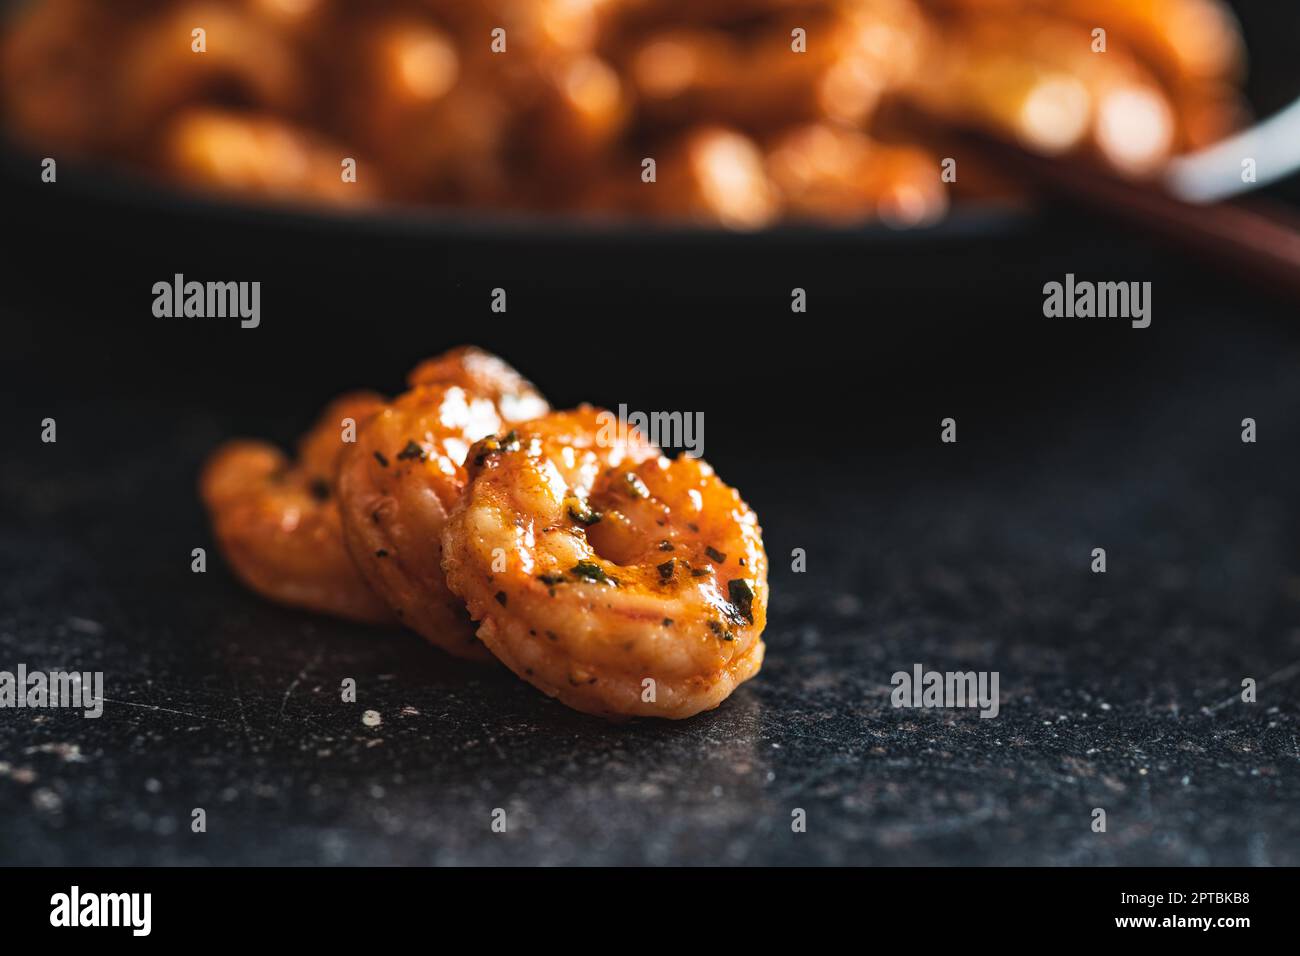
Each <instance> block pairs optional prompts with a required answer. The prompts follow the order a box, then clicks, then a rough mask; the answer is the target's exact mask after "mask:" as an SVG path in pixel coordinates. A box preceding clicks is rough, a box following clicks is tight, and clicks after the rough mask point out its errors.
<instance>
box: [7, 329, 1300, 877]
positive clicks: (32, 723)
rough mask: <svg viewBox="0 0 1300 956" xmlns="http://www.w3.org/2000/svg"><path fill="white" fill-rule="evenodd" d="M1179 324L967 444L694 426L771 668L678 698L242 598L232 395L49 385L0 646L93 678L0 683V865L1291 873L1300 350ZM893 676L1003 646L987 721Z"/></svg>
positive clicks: (1296, 842) (1270, 338)
mask: <svg viewBox="0 0 1300 956" xmlns="http://www.w3.org/2000/svg"><path fill="white" fill-rule="evenodd" d="M1215 308H1217V307H1215ZM1207 309H1210V307H1207ZM1178 321H1179V322H1180V323H1182V326H1181V328H1182V334H1180V335H1179V336H1177V337H1176V342H1175V343H1174V344H1172V345H1170V346H1169V347H1168V348H1165V349H1164V350H1163V351H1162V353H1161V356H1160V358H1159V361H1158V362H1156V361H1154V360H1153V361H1152V362H1150V363H1146V362H1137V363H1133V362H1130V363H1128V364H1120V365H1119V366H1117V367H1114V368H1112V367H1109V366H1108V365H1106V364H1105V363H1099V364H1098V365H1097V366H1096V367H1095V368H1084V369H1077V368H1076V369H1075V370H1074V372H1072V373H1071V375H1070V376H1067V378H1068V381H1064V382H1062V383H1061V384H1059V386H1058V387H1056V388H1055V389H1053V388H1051V386H1050V385H1046V386H1044V390H1042V391H1040V393H1039V394H1038V395H1037V399H1036V400H1035V401H1033V402H1021V403H1018V404H1015V405H1013V406H1009V407H1008V406H1000V410H999V411H997V412H993V411H970V412H967V413H965V414H963V415H961V416H960V419H961V421H960V428H961V431H960V432H959V441H958V443H957V444H955V445H950V446H945V445H940V443H939V442H938V441H937V432H938V426H937V422H938V415H937V414H935V415H931V414H930V411H929V410H928V409H926V410H923V412H918V413H917V414H923V415H924V417H925V418H926V420H927V425H926V428H927V431H928V432H933V434H934V439H935V440H933V441H927V442H916V443H913V444H911V445H908V444H902V445H898V444H894V445H891V446H890V447H888V448H882V447H876V446H875V445H874V444H873V442H872V441H871V440H870V435H871V423H872V422H873V421H880V422H884V421H886V420H891V419H896V418H897V416H898V415H900V414H904V413H903V412H900V410H899V408H897V407H893V406H890V405H888V404H887V403H885V404H882V405H881V406H880V407H878V408H876V409H874V410H866V411H864V412H863V413H862V415H860V416H859V417H858V419H857V421H858V425H859V426H860V427H859V431H858V432H856V434H857V435H858V436H859V437H858V440H855V441H848V440H846V441H844V442H843V443H840V444H838V445H836V446H835V447H830V448H827V447H826V446H825V445H824V444H822V445H820V446H819V447H818V448H816V449H807V450H805V451H804V452H800V451H799V450H789V451H785V450H782V449H780V448H764V449H761V450H759V451H754V452H753V453H751V454H749V455H746V454H745V453H744V451H743V449H741V450H738V449H736V448H729V447H727V446H726V445H725V444H723V445H721V446H720V447H721V452H720V457H718V456H714V455H712V454H711V455H710V458H711V459H712V460H713V463H714V464H715V466H716V467H717V468H718V469H719V471H720V473H721V474H723V476H724V477H725V478H727V479H728V480H730V481H732V482H733V483H734V484H736V485H737V486H738V487H740V488H741V489H742V490H743V491H744V493H745V495H746V498H747V499H748V500H749V501H750V503H751V504H752V505H753V506H754V508H755V509H756V511H757V512H758V514H759V515H760V517H761V519H762V523H763V527H764V533H765V540H766V543H767V547H768V550H769V553H770V554H771V555H772V575H771V591H772V602H771V610H770V616H769V624H768V629H767V632H766V635H765V638H766V640H767V643H768V655H767V662H766V664H765V665H764V667H763V670H762V672H761V674H760V675H759V676H758V677H757V678H756V679H755V680H753V681H751V682H749V683H747V684H746V685H744V686H742V687H741V688H740V689H739V690H738V691H737V692H736V693H734V694H733V695H732V696H731V697H730V698H729V699H728V700H727V701H726V702H725V703H724V704H723V705H722V706H721V707H720V708H718V709H717V710H716V711H713V712H710V713H707V714H703V715H701V716H698V717H696V718H694V719H691V720H687V721H683V722H672V723H657V722H633V723H629V724H623V725H609V724H606V723H603V722H601V721H598V720H595V719H592V718H588V717H585V716H583V715H581V714H577V713H574V712H572V711H569V710H567V709H566V708H564V707H563V706H561V705H560V704H558V703H555V702H553V701H550V700H548V699H546V698H545V697H543V696H542V695H541V694H539V693H537V692H536V691H534V690H532V689H531V688H529V687H528V686H526V685H525V684H523V683H522V682H520V681H519V680H517V679H515V678H514V677H513V676H511V675H509V674H508V673H506V672H505V671H504V670H503V669H501V668H495V669H494V668H480V667H476V666H472V665H467V664H461V663H457V662H453V661H451V660H448V659H447V658H446V657H444V656H443V655H441V654H440V653H439V652H437V651H436V650H434V649H432V648H431V647H429V646H427V645H426V644H425V643H423V642H422V641H421V640H420V639H419V638H418V637H415V636H413V635H411V634H407V633H403V632H400V631H396V630H394V631H387V630H382V629H375V628H367V627H360V626H354V625H350V624H345V623H340V622H335V621H331V620H328V619H325V618H320V617H314V616H311V615H308V614H305V613H298V612H295V611H291V610H286V609H281V608H278V607H275V606H272V605H270V604H267V603H265V602H263V601H261V600H259V599H258V598H256V597H254V596H252V595H250V594H249V593H247V592H246V591H245V590H244V589H242V588H241V587H240V586H239V585H238V584H237V583H236V582H235V581H234V580H233V578H232V577H231V576H230V574H229V573H228V571H227V570H226V568H225V566H224V564H223V563H222V561H221V559H220V557H219V555H218V554H217V552H216V550H215V548H214V547H213V546H212V542H211V539H210V537H209V535H208V531H207V528H206V523H205V520H204V517H203V515H202V513H201V511H200V509H199V507H198V505H197V503H196V500H195V497H194V478H195V474H196V472H197V469H198V466H199V464H200V462H201V461H202V458H203V456H204V455H205V454H206V453H207V452H208V451H209V450H210V449H211V448H212V447H213V446H214V445H215V444H216V443H218V442H219V441H220V440H222V439H224V438H226V437H229V434H230V430H231V427H232V425H231V422H230V421H229V420H228V418H225V417H223V416H222V414H221V412H220V410H219V409H215V408H213V407H209V406H205V405H203V404H202V403H201V402H196V401H194V400H190V401H185V400H179V401H177V402H176V403H175V405H169V404H167V403H162V402H157V401H146V400H145V399H142V398H130V397H127V396H126V395H121V396H117V395H113V394H104V395H101V396H99V397H97V398H95V399H93V400H90V399H87V400H84V401H80V402H68V403H65V404H64V405H63V406H61V407H60V413H59V429H60V430H59V440H58V442H57V443H56V444H54V445H46V446H36V445H35V444H34V443H31V444H30V445H28V446H25V447H24V449H12V448H11V449H9V450H7V451H6V461H5V465H4V469H3V478H2V479H0V480H2V482H3V484H2V486H0V491H2V492H3V494H2V495H0V517H2V519H3V523H2V527H3V534H2V535H0V570H2V572H3V573H0V670H10V671H12V670H13V669H14V668H16V666H17V665H18V664H20V663H22V664H25V665H26V666H27V668H28V669H29V670H47V671H48V670H56V669H60V670H61V669H69V670H71V669H76V670H81V671H89V672H94V671H99V672H102V673H103V675H104V697H105V698H106V700H105V703H104V707H103V714H102V716H101V717H99V718H97V719H95V718H86V717H84V716H82V715H81V713H80V712H78V711H69V710H61V709H44V710H28V709H24V710H15V709H9V710H3V711H0V807H3V812H2V813H0V863H5V864H105V865H117V864H389V863H396V864H691V863H707V864H754V863H759V864H806V863H811V864H941V863H959V864H1179V865H1205V864H1291V865H1295V864H1297V863H1300V814H1297V813H1296V807H1297V806H1298V805H1300V803H1298V802H1297V801H1298V799H1300V743H1298V741H1300V706H1298V704H1297V697H1298V692H1300V663H1297V662H1300V546H1298V542H1300V501H1298V496H1297V493H1296V489H1297V458H1296V451H1295V450H1296V449H1297V448H1300V376H1296V375H1295V368H1296V352H1297V348H1296V343H1295V341H1294V339H1293V338H1292V337H1290V332H1289V331H1288V330H1286V329H1285V328H1284V327H1283V325H1282V324H1280V323H1274V324H1270V323H1268V322H1261V323H1258V324H1250V323H1242V322H1238V320H1237V318H1234V319H1233V320H1232V321H1233V323H1234V325H1233V332H1232V334H1231V335H1227V334H1225V332H1224V326H1223V313H1222V312H1221V311H1220V312H1214V311H1213V310H1212V309H1210V311H1207V312H1206V313H1205V314H1203V315H1200V316H1199V317H1198V316H1197V314H1196V311H1195V309H1194V308H1188V309H1187V310H1186V314H1184V315H1182V316H1180V317H1179V319H1178ZM1171 322H1173V319H1172V317H1170V316H1168V315H1167V314H1165V315H1164V320H1163V321H1158V322H1157V324H1156V325H1154V326H1153V329H1158V328H1164V329H1168V328H1170V324H1169V323H1171ZM1129 334H1132V333H1129ZM1121 340H1122V336H1119V335H1117V337H1116V341H1121ZM1173 340H1174V337H1173V336H1171V335H1169V334H1168V333H1166V334H1165V338H1164V339H1162V340H1160V341H1166V342H1170V341H1173ZM1126 341H1135V340H1126ZM1147 341H1157V340H1156V339H1150V340H1147ZM22 411H23V413H24V414H26V413H27V410H26V409H25V408H24V409H22ZM1247 416H1250V417H1254V418H1255V419H1256V420H1257V422H1258V429H1259V432H1258V436H1259V440H1258V441H1257V442H1255V443H1253V444H1247V443H1243V442H1242V441H1241V435H1240V433H1241V424H1240V422H1241V419H1242V418H1244V417H1247ZM931 420H932V421H931ZM105 423H118V427H106V425H105ZM28 425H29V423H28V424H25V425H24V426H23V427H24V428H26V429H27V431H28V432H30V431H31V428H30V427H28ZM290 427H291V426H289V425H286V426H285V427H284V430H283V432H282V434H283V435H284V436H285V437H287V436H288V435H290V434H292V432H291V430H290ZM715 427H717V426H715ZM882 427H883V426H882ZM863 436H866V437H863ZM760 451H761V453H760ZM805 452H806V456H809V457H800V456H801V454H804V453H805ZM816 456H820V457H816ZM196 546H202V547H207V548H208V549H209V564H208V569H207V571H206V573H203V574H195V573H193V572H192V571H191V569H190V552H191V549H192V548H193V547H196ZM1096 547H1104V548H1105V550H1106V553H1107V570H1106V573H1104V574H1097V573H1093V572H1092V571H1091V570H1090V564H1091V560H1092V558H1091V553H1092V550H1093V549H1094V548H1096ZM796 548H802V549H803V550H804V552H805V553H806V555H807V569H806V571H804V572H802V573H799V572H796V571H794V570H792V568H791V559H790V557H789V556H790V554H791V552H792V551H793V550H794V549H796ZM918 664H919V665H921V666H923V667H924V668H925V669H927V670H931V669H933V670H940V671H954V670H960V671H968V670H974V671H989V672H994V671H995V672H997V673H998V675H999V690H1000V701H999V704H1000V706H999V713H998V715H997V716H996V717H995V718H991V719H984V718H981V717H980V716H979V714H978V713H976V712H973V711H970V710H957V709H896V708H894V707H893V706H892V705H891V699H890V692H891V690H892V687H891V684H890V678H891V675H893V674H894V673H895V672H897V671H911V670H912V668H913V667H914V666H915V665H918ZM348 678H351V679H353V680H355V682H356V686H357V700H356V701H355V703H352V702H344V701H343V700H342V694H341V692H340V687H341V685H342V684H343V682H344V681H345V679H348ZM1245 678H1251V679H1252V680H1253V681H1254V682H1255V686H1256V700H1255V701H1254V702H1253V703H1249V702H1244V701H1243V700H1242V699H1241V694H1242V681H1243V679H1245ZM368 711H373V712H374V713H373V715H370V716H367V712H368ZM1097 808H1100V809H1103V810H1105V812H1106V829H1105V831H1104V832H1096V831H1095V830H1094V828H1093V825H1092V824H1093V821H1094V819H1095V814H1094V810H1095V809H1097ZM200 809H201V810H202V811H203V814H202V816H203V818H204V819H205V821H206V828H205V829H204V830H203V831H202V832H195V830H194V828H193V826H192V821H193V820H194V819H195V811H196V810H200ZM498 809H499V810H504V811H505V820H506V829H505V832H494V830H493V828H492V825H491V824H492V821H493V817H494V811H496V810H498ZM799 810H802V811H803V814H802V815H800V814H798V812H797V811H799ZM498 816H499V815H498ZM801 817H802V819H803V820H804V821H805V823H806V826H805V828H804V829H803V832H796V830H797V829H798V828H796V827H793V826H792V822H793V821H795V820H796V819H799V818H801Z"/></svg>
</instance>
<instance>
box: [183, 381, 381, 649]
mask: <svg viewBox="0 0 1300 956" xmlns="http://www.w3.org/2000/svg"><path fill="white" fill-rule="evenodd" d="M382 405H383V399H382V398H381V397H380V396H378V395H374V394H371V393H369V392H354V393H351V394H348V395H344V396H342V397H340V398H338V399H336V400H334V401H333V402H331V403H330V404H329V405H328V406H327V407H326V409H325V411H324V412H323V413H322V414H321V416H320V418H319V420H318V421H317V422H316V424H315V425H314V426H313V427H312V429H311V430H310V431H309V432H308V433H307V434H306V435H305V436H304V437H303V439H302V441H301V442H300V443H299V448H298V460H297V461H296V462H290V461H289V459H288V458H287V457H286V456H285V455H284V453H283V452H281V451H280V450H279V449H278V448H276V447H274V446H273V445H269V444H267V443H265V442H259V441H248V440H238V441H232V442H227V443H226V444H225V445H223V446H221V447H220V448H219V449H217V451H216V452H214V453H213V455H212V457H211V458H209V459H208V462H207V464H206V465H205V466H204V468H203V474H202V476H201V478H200V480H199V491H200V495H201V497H202V498H203V501H204V503H205V504H206V505H207V508H208V513H209V515H210V517H211V520H212V530H213V534H214V535H215V537H216V539H217V543H218V545H219V546H220V548H221V551H222V553H223V554H224V555H225V557H226V560H227V561H228V562H229V563H230V566H231V568H232V569H233V570H234V572H235V574H236V575H237V576H238V577H239V578H240V580H242V581H243V582H244V583H245V584H246V585H248V587H250V588H252V589H253V590H254V591H256V592H258V593H259V594H261V595H263V596H264V597H267V598H270V599H271V600H272V601H276V602H278V603H281V604H288V605H292V606H294V607H301V608H306V609H308V610H312V611H321V612H324V613H326V614H333V615H336V616H338V617H344V618H348V619H351V620H354V621H361V622H364V623H386V622H390V621H392V619H393V616H392V613H391V612H390V611H389V610H388V607H387V606H386V605H385V604H384V603H383V601H381V600H380V599H379V598H378V596H376V595H375V593H374V592H373V591H371V590H370V588H369V587H368V586H367V585H366V583H365V581H364V579H363V578H362V577H361V575H360V574H358V573H357V569H356V567H355V565H354V564H353V563H352V559H351V558H350V557H349V555H348V552H347V549H346V548H345V547H344V544H343V530H342V527H341V524H340V520H339V507H338V502H337V499H336V497H335V494H334V488H333V484H334V472H335V467H336V463H337V460H338V457H339V452H340V451H341V450H342V449H343V448H344V447H346V444H345V443H344V441H343V436H344V429H345V428H346V427H347V426H346V425H345V422H344V420H345V419H351V420H352V421H353V422H361V421H363V420H364V419H365V418H366V417H367V416H369V415H371V414H373V413H374V412H375V411H377V410H378V409H379V408H380V407H382Z"/></svg>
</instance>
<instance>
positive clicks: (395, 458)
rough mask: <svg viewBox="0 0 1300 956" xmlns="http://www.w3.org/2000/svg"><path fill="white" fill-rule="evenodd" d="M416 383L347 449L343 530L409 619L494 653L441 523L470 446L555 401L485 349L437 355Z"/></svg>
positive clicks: (377, 586)
mask: <svg viewBox="0 0 1300 956" xmlns="http://www.w3.org/2000/svg"><path fill="white" fill-rule="evenodd" d="M411 380H412V384H413V386H414V387H413V388H412V389H411V390H410V391H409V392H407V393H405V394H404V395H402V396H400V397H399V398H397V399H396V400H395V401H393V402H392V403H390V404H388V405H387V406H385V407H384V408H383V409H382V410H381V411H379V412H378V413H377V414H375V415H374V416H373V417H372V418H371V419H370V420H369V421H368V422H367V423H366V425H365V426H364V427H363V428H362V429H361V431H360V433H359V434H358V436H357V442H356V444H355V445H354V446H352V447H351V448H349V449H348V451H347V452H346V453H345V454H344V456H343V460H342V462H341V464H340V468H339V475H338V492H339V500H340V502H341V505H342V517H343V531H344V537H345V540H346V542H347V546H348V550H349V551H350V552H351V554H352V557H353V559H354V561H355V563H356V566H357V568H358V569H359V570H360V571H361V573H362V574H363V575H364V576H365V578H366V580H367V581H368V582H369V584H370V586H371V587H372V588H373V589H374V591H375V592H376V593H377V594H379V595H380V596H382V597H383V599H384V600H385V601H386V602H387V603H388V605H389V606H390V607H392V608H393V611H394V613H395V614H396V615H397V617H398V619H399V620H400V621H402V623H404V624H406V625H407V626H409V627H410V628H412V629H413V630H415V631H417V632H418V633H419V634H421V635H423V636H424V637H425V638H426V639H428V640H429V641H430V642H432V643H433V644H436V645H437V646H439V647H441V648H443V649H444V650H446V651H449V652H450V653H452V654H455V655H457V656H459V657H467V658H471V659H478V660H485V661H486V660H490V655H488V654H487V652H486V651H485V650H484V649H483V646H482V645H481V644H480V643H479V642H478V641H477V640H476V639H475V637H474V630H473V628H472V627H471V626H470V622H469V620H468V618H467V617H466V615H465V608H464V606H463V605H462V604H461V602H460V601H459V600H458V599H457V598H456V597H455V595H453V594H452V593H451V592H450V591H448V590H447V583H446V579H445V577H444V575H443V572H442V562H441V559H442V526H443V523H444V522H445V521H446V518H447V514H448V512H450V510H451V509H452V507H453V506H454V505H455V503H456V502H457V501H458V500H459V498H460V496H461V493H462V491H463V489H464V486H465V480H466V474H465V468H464V464H465V456H466V455H467V454H468V453H469V448H470V446H471V445H472V444H473V443H474V442H476V441H478V440H479V439H481V438H483V437H484V436H487V435H491V434H493V433H495V432H497V431H499V430H501V429H502V427H503V426H506V427H508V426H509V425H510V424H511V423H513V422H518V421H523V420H525V419H528V418H533V417H535V416H537V415H540V414H544V413H545V412H546V411H547V405H546V402H545V400H544V399H543V398H542V397H541V395H540V394H539V393H538V392H537V390H536V389H535V388H534V387H533V386H532V385H531V384H530V383H529V382H528V381H527V380H525V379H524V378H523V376H521V375H520V374H519V373H518V372H516V371H515V370H514V369H512V368H511V367H510V366H509V365H507V364H506V363H505V362H502V361H501V360H500V359H498V358H496V357H495V356H492V355H489V354H487V353H486V352H481V351H479V350H478V349H472V348H467V349H458V350H456V351H454V352H451V353H448V354H447V355H444V356H441V357H439V358H437V359H431V360H429V361H428V362H425V363H423V364H422V365H420V366H419V367H417V369H416V370H415V371H414V372H412V373H411Z"/></svg>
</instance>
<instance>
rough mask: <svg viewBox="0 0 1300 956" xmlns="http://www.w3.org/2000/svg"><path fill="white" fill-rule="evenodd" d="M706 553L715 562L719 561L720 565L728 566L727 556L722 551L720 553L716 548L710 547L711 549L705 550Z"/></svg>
mask: <svg viewBox="0 0 1300 956" xmlns="http://www.w3.org/2000/svg"><path fill="white" fill-rule="evenodd" d="M704 553H705V554H707V555H708V556H709V557H710V558H712V559H713V560H714V561H717V562H718V564H726V563H727V556H726V555H725V554H723V553H722V552H721V551H719V550H718V549H717V548H715V547H712V546H709V547H707V548H705V549H704Z"/></svg>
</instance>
